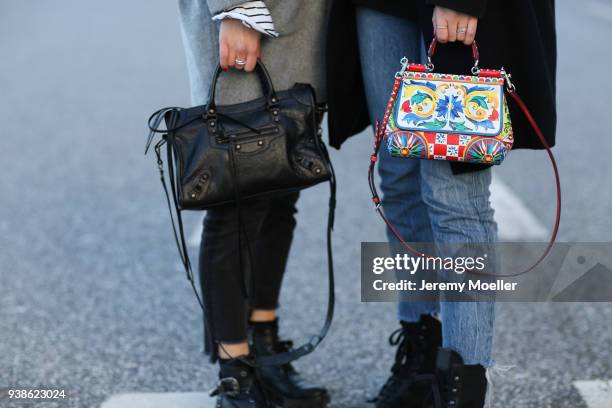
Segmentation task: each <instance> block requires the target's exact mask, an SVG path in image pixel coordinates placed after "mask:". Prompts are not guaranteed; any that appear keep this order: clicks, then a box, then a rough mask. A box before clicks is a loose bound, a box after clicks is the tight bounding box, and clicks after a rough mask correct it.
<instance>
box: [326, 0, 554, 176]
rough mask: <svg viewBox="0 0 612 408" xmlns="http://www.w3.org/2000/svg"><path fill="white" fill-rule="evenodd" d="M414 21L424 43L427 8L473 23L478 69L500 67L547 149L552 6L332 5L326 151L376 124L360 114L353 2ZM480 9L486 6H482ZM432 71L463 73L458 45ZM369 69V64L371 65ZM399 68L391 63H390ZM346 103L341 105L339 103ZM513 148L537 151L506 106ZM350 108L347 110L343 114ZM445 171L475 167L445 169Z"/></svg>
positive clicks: (541, 0)
mask: <svg viewBox="0 0 612 408" xmlns="http://www.w3.org/2000/svg"><path fill="white" fill-rule="evenodd" d="M353 1H355V2H358V3H359V4H367V5H368V6H370V7H373V8H376V9H379V10H380V11H384V12H387V13H391V14H394V15H397V16H400V17H404V18H408V17H410V16H412V18H414V19H416V20H417V21H418V23H419V26H420V28H421V31H422V33H423V36H424V39H425V41H426V44H427V45H428V44H429V42H430V41H431V38H432V33H433V27H432V23H431V17H432V12H433V7H432V4H438V5H440V6H444V7H448V8H451V9H454V10H457V11H461V12H464V13H468V14H471V15H474V16H478V17H479V21H478V30H477V33H476V41H477V42H478V46H479V49H480V64H479V66H480V67H481V68H489V69H499V68H501V67H504V68H505V69H506V71H507V72H508V73H510V74H512V81H513V82H514V84H515V85H516V87H517V92H518V94H519V95H520V96H521V98H522V99H523V100H524V101H525V103H526V104H527V106H528V107H529V109H530V110H531V112H532V114H533V116H534V117H535V119H536V121H537V122H538V124H539V126H540V128H541V129H542V132H543V133H544V135H545V137H546V139H547V141H548V143H549V145H550V146H553V145H554V143H555V130H556V122H557V114H556V101H555V98H556V65H557V46H556V31H555V5H554V0H537V1H534V0H489V1H488V2H487V0H414V1H412V2H411V1H406V0H333V1H332V7H331V15H330V22H329V34H328V45H327V67H328V68H327V83H328V103H329V119H328V120H329V122H328V123H329V135H330V144H331V145H332V146H334V147H336V148H340V145H341V144H342V143H343V142H344V141H345V140H346V139H347V138H349V137H350V136H352V135H354V134H357V133H359V132H360V131H362V130H363V129H364V128H365V127H366V126H368V125H370V123H371V122H373V121H375V120H376V119H382V115H383V112H381V113H380V114H381V118H370V117H369V115H368V110H367V104H366V99H365V93H364V88H363V82H362V77H361V67H360V62H359V49H358V45H357V30H356V21H355V6H354V3H353ZM487 3H488V4H487ZM433 62H434V64H435V66H436V72H445V73H466V74H467V73H469V69H470V67H471V66H472V58H471V52H470V50H469V48H468V47H466V46H465V45H463V44H441V45H439V46H438V48H437V50H436V55H435V56H434V61H433ZM373 63H375V62H374V61H373ZM398 65H399V61H398ZM347 100H350V101H351V103H350V104H347V103H346V101H347ZM508 103H509V106H510V114H511V117H512V125H513V128H514V138H515V142H514V148H530V149H541V148H542V145H541V143H540V141H539V139H538V138H537V136H536V135H535V133H534V132H533V131H532V129H531V126H530V125H529V123H528V122H527V121H526V120H525V118H524V116H523V114H522V112H521V111H520V110H519V109H518V108H517V106H516V105H515V103H514V102H513V101H509V102H508ZM349 106H350V110H349V109H348V107H349ZM452 167H453V172H454V173H460V172H463V171H470V170H476V169H478V168H482V167H480V166H474V165H471V164H466V163H452Z"/></svg>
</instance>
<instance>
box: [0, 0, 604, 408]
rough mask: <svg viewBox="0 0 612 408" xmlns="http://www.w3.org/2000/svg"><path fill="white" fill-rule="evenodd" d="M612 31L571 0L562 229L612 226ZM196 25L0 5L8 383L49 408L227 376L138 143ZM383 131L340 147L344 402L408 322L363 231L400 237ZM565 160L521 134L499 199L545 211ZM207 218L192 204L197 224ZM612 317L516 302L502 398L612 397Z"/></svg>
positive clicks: (297, 262)
mask: <svg viewBox="0 0 612 408" xmlns="http://www.w3.org/2000/svg"><path fill="white" fill-rule="evenodd" d="M610 34H612V3H611V2H602V1H585V2H581V3H580V6H579V7H576V5H575V3H573V2H569V1H559V2H558V38H559V81H558V84H559V95H558V100H559V134H558V147H557V148H556V149H555V152H556V154H557V156H558V160H559V163H560V168H561V173H562V178H563V189H564V192H565V199H564V215H563V224H562V227H561V232H560V235H559V240H561V241H584V242H588V241H610V240H611V237H612V232H611V230H612V222H611V221H610V218H609V210H610V203H611V202H612V189H611V188H610V180H609V178H610V171H611V169H612V166H611V165H610V162H609V156H610V152H611V151H612V138H611V137H610V132H609V131H608V130H607V129H610V128H611V127H612V116H611V115H610V106H612V96H611V94H612V93H611V92H610V90H611V89H612V83H611V82H612V79H611V77H610V74H609V72H610V69H609V67H610V62H612V59H611V58H612V57H611V56H610V44H609V38H610ZM180 41H181V40H180V32H179V26H178V20H177V10H176V4H175V2H170V1H160V0H157V1H143V0H140V1H130V2H126V1H118V0H107V1H97V2H94V1H82V0H81V1H77V0H55V1H50V0H47V1H43V0H31V1H27V2H17V1H4V2H2V3H1V4H0V51H1V53H0V55H2V57H1V61H0V112H2V113H1V118H2V122H1V125H0V134H1V137H0V163H1V164H2V175H1V176H0V204H1V205H0V389H4V388H28V387H35V386H36V387H54V388H64V389H66V391H67V393H68V395H69V398H68V399H67V400H66V401H64V402H61V403H45V402H39V403H37V404H35V406H37V407H38V406H41V407H44V406H49V407H53V406H60V407H64V406H65V407H97V406H99V405H100V404H101V403H102V402H103V401H105V400H107V399H109V398H110V397H111V396H113V395H115V394H121V393H126V392H132V393H149V392H159V393H181V392H185V393H186V392H202V391H204V390H207V389H209V388H210V387H211V385H212V384H213V382H214V378H215V376H216V370H215V369H213V368H211V366H210V365H209V364H208V363H207V361H206V359H205V357H204V356H203V355H202V354H201V349H202V347H201V331H202V328H201V319H200V314H199V311H198V308H197V304H196V303H195V301H194V299H193V298H192V294H191V292H190V288H189V287H188V285H187V282H186V280H185V279H184V274H183V273H181V271H180V267H179V264H178V259H177V257H176V253H175V248H174V247H173V242H172V240H171V235H170V230H169V223H168V217H167V213H166V209H165V208H164V202H163V201H162V195H161V190H160V186H159V185H158V183H159V182H158V178H157V174H156V167H155V163H154V161H153V158H152V157H147V158H144V157H143V155H142V153H143V145H144V139H145V127H144V121H145V119H146V117H148V114H149V113H150V112H152V111H153V110H155V109H157V108H159V107H162V106H168V105H183V106H187V105H189V99H188V83H187V75H186V70H185V66H184V62H183V52H182V48H181V42H180ZM533 63H534V64H537V63H538V61H534V62H533ZM369 138H370V133H369V132H364V134H362V135H360V136H358V137H356V138H354V139H352V140H351V141H350V142H348V143H347V145H346V148H343V149H342V151H340V152H333V160H334V161H335V163H336V168H337V172H338V176H339V188H340V190H339V203H338V205H339V208H340V211H339V214H338V217H337V223H336V232H335V238H334V239H335V244H334V247H335V250H336V265H337V274H338V288H337V299H338V301H337V315H336V324H335V325H334V327H333V329H332V331H331V333H330V336H329V338H328V339H327V340H326V341H325V342H324V343H323V344H322V346H321V348H320V350H319V351H317V353H315V354H314V355H313V356H310V357H308V358H305V359H304V361H301V362H299V363H298V366H299V367H300V368H301V369H302V371H304V372H305V373H306V374H307V375H309V376H312V377H316V378H318V379H320V380H324V381H325V384H326V385H327V386H328V387H329V388H330V389H331V392H332V393H333V405H334V406H337V407H355V406H365V405H366V404H365V400H366V398H367V397H369V396H372V395H373V394H375V392H376V391H377V389H378V387H379V386H380V385H381V383H382V381H383V379H384V378H385V377H386V376H387V374H388V369H389V367H390V363H391V358H392V349H391V348H390V347H388V346H387V343H386V340H387V336H388V334H389V333H390V332H391V331H392V330H393V329H395V327H396V325H397V323H396V321H395V316H394V305H392V304H362V303H360V301H359V299H360V289H359V287H360V286H359V285H360V284H359V248H360V242H361V241H382V240H384V230H383V228H382V225H381V224H380V222H379V220H378V219H377V218H376V217H375V214H374V213H373V211H372V209H371V206H370V201H369V198H368V190H367V183H366V177H365V170H366V165H367V160H368V154H369V148H370V143H371V142H370V139H369ZM551 177H552V176H551V172H550V169H549V166H548V164H547V163H546V161H545V156H544V154H543V153H541V152H516V153H514V154H512V155H511V156H510V158H509V159H508V163H507V164H505V165H504V166H502V168H499V169H496V180H498V181H499V182H500V183H503V184H502V185H503V186H505V187H504V188H503V189H502V190H503V191H502V193H500V195H499V196H497V197H496V202H498V203H501V204H500V205H503V203H504V202H516V200H519V202H520V203H521V205H522V206H523V208H524V209H526V211H529V212H530V214H531V217H532V218H533V219H534V220H536V221H534V223H535V222H537V223H538V225H540V226H544V227H546V226H549V225H551V222H552V214H553V185H552V178H551ZM326 194H327V190H326V188H325V187H324V186H322V187H317V188H314V189H312V190H309V191H307V192H305V193H304V194H303V196H302V199H301V201H300V215H299V227H298V231H297V235H296V239H295V245H294V248H293V253H292V258H291V260H290V263H289V272H288V274H287V277H286V286H285V288H284V292H283V298H282V306H283V307H282V315H281V316H282V317H281V319H282V327H283V330H282V331H283V334H284V335H286V336H290V337H294V338H295V339H296V340H300V339H304V337H305V336H306V335H308V334H310V333H312V332H313V330H314V329H315V328H316V327H318V325H319V324H320V322H321V321H322V318H323V312H324V310H323V304H324V302H323V300H324V299H325V296H326V293H325V286H324V285H322V284H319V283H318V282H324V279H325V268H324V261H323V259H322V258H321V254H322V253H323V249H324V241H323V233H324V219H325V202H326ZM512 200H514V201H512ZM200 217H201V215H200V214H190V216H189V217H188V219H187V225H188V230H189V231H188V233H190V234H193V233H194V231H197V229H198V225H197V224H198V222H199V220H200ZM497 217H499V219H500V224H501V227H500V228H501V230H502V231H501V232H502V234H503V233H504V231H505V228H511V226H512V225H513V224H514V223H513V219H514V220H516V219H517V217H516V214H513V211H512V208H509V209H508V208H506V210H504V211H501V210H500V211H498V214H497ZM513 217H514V218H513ZM517 222H518V221H517ZM534 223H531V224H534ZM538 228H540V227H538ZM523 229H524V236H529V231H530V227H529V225H527V226H525V227H524V228H523ZM196 233H197V232H196ZM519 233H520V231H519ZM192 251H193V253H195V248H192ZM610 322H612V308H611V307H610V306H609V305H608V304H504V305H500V307H499V314H498V333H497V337H496V351H495V357H496V360H497V362H498V364H499V365H500V366H506V365H511V366H514V367H513V368H512V369H510V370H507V371H506V372H505V373H504V374H503V375H502V374H500V375H498V376H496V378H495V379H494V397H493V398H494V403H493V406H495V407H513V408H514V407H534V408H548V407H550V408H587V407H589V408H603V407H609V406H612V403H610V405H605V404H606V402H605V401H608V402H609V401H612V396H610V394H605V391H601V387H600V388H599V390H600V391H599V392H600V393H601V392H604V394H601V395H604V396H603V397H601V398H600V399H599V401H604V402H600V403H599V404H600V405H596V404H598V403H597V398H596V397H593V392H594V391H592V389H593V388H594V387H593V386H591V385H592V384H594V383H591V382H590V381H594V380H600V381H608V380H609V379H610V378H612V353H611V350H612V327H611V325H610ZM576 381H587V382H586V383H578V386H576V385H575V384H574V382H576ZM598 384H605V383H598ZM589 390H591V391H589ZM190 395H192V396H193V394H190ZM606 395H607V396H606ZM608 397H610V399H607V398H608ZM593 401H595V402H593ZM587 404H589V405H587ZM0 406H1V407H2V408H4V407H10V406H12V405H11V403H9V402H8V401H7V400H1V401H0ZM13 406H27V404H22V403H20V404H14V405H13Z"/></svg>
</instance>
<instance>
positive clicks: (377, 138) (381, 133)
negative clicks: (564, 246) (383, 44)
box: [368, 77, 561, 277]
mask: <svg viewBox="0 0 612 408" xmlns="http://www.w3.org/2000/svg"><path fill="white" fill-rule="evenodd" d="M401 81H402V78H401V77H396V78H395V82H394V84H393V90H392V91H391V97H390V98H389V103H388V104H387V109H386V111H385V116H384V117H383V121H382V123H381V124H379V123H378V122H377V123H376V129H375V131H374V152H373V153H372V156H371V157H370V165H369V168H368V182H369V185H370V191H371V192H372V201H373V202H374V205H375V207H376V212H377V213H378V214H379V215H380V217H381V218H382V220H383V221H384V222H385V224H387V227H388V228H389V231H391V233H392V234H393V235H394V236H395V238H397V240H398V241H399V242H400V243H401V244H402V245H403V246H404V247H406V248H407V249H408V250H409V251H411V252H413V253H414V254H416V255H418V256H428V255H426V254H424V253H422V252H420V251H418V250H417V249H416V248H414V247H413V246H412V245H410V244H409V243H408V242H406V241H405V240H404V239H403V238H402V236H401V235H400V234H399V232H398V231H397V230H396V229H395V227H394V226H393V224H392V223H391V222H390V221H389V219H388V218H387V217H386V215H385V213H384V211H383V208H382V202H381V200H380V197H379V195H378V191H377V189H376V183H375V181H374V167H375V166H376V161H377V158H378V151H379V150H380V146H381V144H382V141H383V139H384V138H385V131H386V129H387V124H388V123H389V117H390V116H391V111H392V110H393V105H394V103H395V99H396V97H397V93H398V91H399V87H400V84H401ZM506 93H507V94H508V95H510V97H511V98H512V99H513V100H514V101H515V102H516V104H517V105H518V106H519V108H520V109H521V111H522V112H523V114H524V115H525V117H526V118H527V121H528V122H529V123H530V125H531V127H532V129H533V131H534V132H535V134H536V135H537V136H538V139H540V142H541V143H542V146H544V149H546V153H547V154H548V157H549V159H550V163H551V164H552V168H553V172H554V177H555V187H556V195H557V205H556V214H555V223H554V227H553V231H552V233H551V236H550V240H549V241H548V245H547V246H546V249H545V250H544V251H543V253H542V255H541V256H540V258H539V259H538V260H537V261H536V262H535V263H534V264H533V265H531V266H530V267H529V268H527V269H526V270H523V271H521V272H514V273H510V274H503V275H502V274H497V273H487V272H481V271H471V272H472V273H473V274H475V275H485V276H497V277H512V276H519V275H522V274H525V273H527V272H530V271H532V270H533V269H534V268H536V267H537V266H538V265H539V264H540V263H541V262H542V261H543V260H544V258H546V257H547V256H548V254H549V252H550V250H551V249H552V246H553V245H554V243H555V239H556V238H557V233H558V231H559V223H560V221H561V180H560V177H559V169H558V168H557V161H556V160H555V156H554V155H553V152H552V150H551V148H550V146H549V145H548V142H547V141H546V138H545V137H544V134H543V133H542V131H541V130H540V127H539V126H538V124H537V123H536V121H535V119H534V118H533V116H532V115H531V112H529V109H528V108H527V106H526V105H525V103H524V102H523V100H522V99H521V98H520V97H519V96H518V94H517V93H516V91H515V89H514V87H510V88H509V90H508V91H507V92H506Z"/></svg>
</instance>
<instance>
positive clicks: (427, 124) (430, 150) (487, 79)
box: [368, 37, 561, 277]
mask: <svg viewBox="0 0 612 408" xmlns="http://www.w3.org/2000/svg"><path fill="white" fill-rule="evenodd" d="M436 47H437V40H436V38H435V37H434V39H433V40H432V42H431V44H430V46H429V50H428V53H427V64H414V63H410V62H409V61H408V60H407V59H406V58H403V59H402V60H401V64H402V68H401V70H400V71H399V72H397V73H396V74H395V81H394V83H393V88H392V91H391V96H390V98H389V102H388V104H387V108H386V111H385V114H384V117H383V120H382V123H379V122H377V123H376V129H375V131H374V152H373V153H372V155H371V157H370V165H369V169H368V180H369V184H370V191H371V193H372V201H373V202H374V205H375V208H376V211H377V212H378V214H379V215H380V217H381V218H382V219H383V221H384V222H385V223H386V224H387V227H388V228H389V230H390V231H391V233H392V234H393V235H394V236H395V237H396V238H397V239H398V241H399V242H400V243H401V244H402V245H403V246H404V247H406V248H407V249H408V250H409V251H411V252H413V253H415V254H417V255H425V254H422V253H421V252H420V251H418V250H417V249H416V248H414V247H413V246H412V245H411V244H409V243H408V242H407V241H405V240H404V239H403V238H402V237H401V236H400V234H399V232H398V231H397V230H396V229H395V228H394V226H393V224H392V223H391V222H390V221H389V219H388V218H387V217H386V215H385V213H384V211H383V208H382V203H381V200H380V197H379V195H378V191H377V189H376V183H375V181H374V167H375V165H376V162H377V160H378V152H379V150H380V147H381V145H382V144H383V142H386V145H387V149H388V151H389V153H390V155H391V156H392V157H394V158H407V159H430V160H445V161H451V162H464V163H473V164H489V165H498V164H501V163H502V162H503V160H504V159H505V158H506V156H507V154H508V152H509V151H510V149H511V148H512V144H513V142H514V138H513V131H512V122H511V118H510V112H509V110H508V102H507V101H508V97H509V99H511V100H513V101H514V102H515V103H516V104H517V105H518V107H519V108H520V110H521V111H522V112H523V114H524V115H525V117H526V118H527V120H528V122H529V124H530V125H531V127H532V128H533V130H534V132H535V134H536V135H537V137H538V139H539V140H540V142H541V143H542V146H543V147H544V149H545V150H546V153H547V154H548V157H549V159H550V162H551V164H552V168H553V172H554V177H555V188H556V196H557V200H556V215H555V223H554V227H553V229H552V233H551V236H550V240H549V242H548V245H547V247H546V248H545V250H544V251H543V253H542V255H541V256H540V257H539V258H538V260H537V261H536V262H535V263H534V264H533V265H531V266H530V267H529V268H527V269H526V270H524V271H521V272H513V273H509V274H505V275H502V274H495V273H493V274H489V273H486V272H473V271H472V273H474V274H475V275H478V274H481V275H488V276H497V277H502V276H518V275H521V274H524V273H527V272H529V271H531V270H533V269H534V268H536V267H537V266H538V265H539V264H540V262H542V261H543V260H544V258H546V256H547V255H548V253H549V252H550V250H551V248H552V246H553V244H554V242H555V239H556V237H557V232H558V230H559V223H560V220H561V182H560V177H559V171H558V169H557V163H556V160H555V157H554V155H553V153H552V150H551V148H550V146H548V143H547V142H546V139H545V138H544V135H543V134H542V131H541V130H540V128H539V127H538V125H537V123H536V121H535V119H534V118H533V116H532V115H531V113H530V112H529V109H528V108H527V106H526V105H525V103H524V102H523V101H522V99H521V98H520V97H519V96H518V94H517V93H516V88H515V86H514V84H513V83H512V82H511V75H510V74H509V73H507V72H506V71H505V70H504V69H503V68H501V69H481V68H479V67H478V62H479V50H478V46H477V44H476V42H475V41H474V42H473V43H472V57H473V59H474V66H473V67H472V74H473V75H456V74H443V73H434V72H433V70H434V65H433V62H432V57H433V55H434V53H435V50H436Z"/></svg>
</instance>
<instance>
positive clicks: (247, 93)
mask: <svg viewBox="0 0 612 408" xmlns="http://www.w3.org/2000/svg"><path fill="white" fill-rule="evenodd" d="M245 2H246V0H178V3H179V10H180V18H181V29H182V35H183V41H184V45H185V53H186V57H187V68H188V71H189V78H190V82H191V99H192V102H193V104H194V105H202V104H205V103H206V102H207V101H208V91H209V87H210V83H211V80H212V74H213V72H214V70H215V68H216V66H217V63H218V61H219V23H218V22H215V21H213V20H212V16H213V15H215V14H218V13H220V12H221V11H223V10H226V9H228V8H230V7H233V6H236V5H239V4H242V3H245ZM265 3H266V6H267V7H268V9H269V10H270V13H271V15H272V20H273V22H274V26H275V28H276V31H277V32H278V33H279V37H277V38H267V37H264V36H262V53H261V54H262V57H261V60H262V61H263V63H264V64H265V66H266V68H267V69H268V71H269V72H270V76H271V78H272V82H273V85H274V88H275V89H276V90H277V91H280V90H284V89H289V88H290V87H291V86H293V84H294V83H296V82H302V83H309V84H311V85H313V86H314V88H315V90H316V92H317V101H318V102H322V101H325V100H326V89H325V61H324V56H325V45H326V44H325V37H326V35H325V32H326V29H325V28H326V25H327V14H328V6H329V0H265ZM261 95H262V93H261V87H260V85H259V81H258V79H257V75H256V74H255V73H244V72H238V71H236V70H234V69H231V70H229V71H228V72H223V73H222V74H221V78H220V79H219V82H218V84H217V101H216V102H217V103H218V104H230V103H237V102H244V101H248V100H251V99H254V98H257V97H259V96H261Z"/></svg>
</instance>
